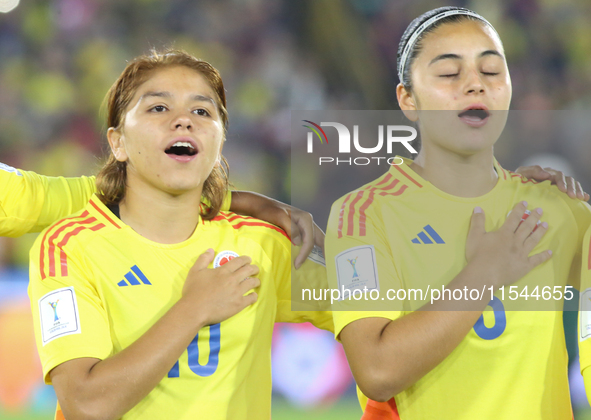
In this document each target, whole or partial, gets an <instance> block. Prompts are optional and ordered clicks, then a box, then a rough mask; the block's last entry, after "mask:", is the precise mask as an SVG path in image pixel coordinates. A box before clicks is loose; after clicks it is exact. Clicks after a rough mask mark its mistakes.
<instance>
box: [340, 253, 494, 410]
mask: <svg viewBox="0 0 591 420" xmlns="http://www.w3.org/2000/svg"><path fill="white" fill-rule="evenodd" d="M481 279H482V271H481V269H480V267H478V266H477V265H468V266H466V268H465V269H464V270H462V271H461V272H460V273H459V274H458V276H457V277H456V278H455V279H454V280H453V281H452V282H450V283H449V285H448V286H447V289H451V291H452V293H453V290H455V289H460V290H463V289H464V287H468V288H469V289H470V288H473V287H475V286H474V285H475V284H479V285H480V287H482V282H483V281H484V282H485V283H486V282H487V280H481ZM488 283H489V284H488V285H487V287H489V286H490V285H492V284H493V283H494V282H493V281H492V280H489V281H488ZM488 302H489V299H488V298H486V297H484V298H483V299H481V300H476V301H465V302H463V306H462V307H458V302H457V301H444V300H439V301H436V302H434V303H433V304H427V305H425V306H424V307H423V308H422V309H421V310H419V311H415V312H412V313H410V314H407V315H404V316H402V317H401V318H398V319H396V320H394V321H390V322H387V321H386V323H385V325H384V327H383V329H382V330H381V331H379V332H378V333H377V334H375V332H374V334H370V335H369V336H367V337H361V339H362V340H372V345H371V346H367V345H366V346H364V349H365V351H367V349H371V352H370V353H369V354H367V353H366V354H361V353H357V354H356V356H358V357H351V355H349V354H348V356H349V361H350V364H351V369H352V371H353V373H354V374H355V376H356V379H357V382H358V383H359V385H360V388H361V389H362V391H363V392H364V393H366V395H367V396H368V397H370V398H372V399H375V400H378V401H387V400H389V399H390V398H391V397H392V396H394V395H396V394H398V393H400V392H402V391H404V390H405V389H406V388H408V387H409V386H411V385H413V384H414V383H416V382H417V381H418V380H419V379H421V378H422V377H423V376H425V375H426V374H427V373H428V372H429V371H431V370H432V369H433V368H434V367H436V366H437V365H438V364H440V363H441V362H442V361H443V360H444V359H445V358H446V357H447V356H449V354H450V353H451V352H452V351H453V350H454V349H455V348H456V347H457V346H458V345H459V344H460V342H461V341H462V340H463V339H464V337H465V336H466V335H467V334H468V332H469V331H470V330H471V329H472V327H473V326H474V324H475V323H476V321H477V320H478V318H479V317H480V315H481V314H482V312H483V311H484V309H485V308H486V306H487V304H488ZM384 321H385V320H384ZM345 332H346V330H344V331H343V333H345ZM341 337H342V339H343V343H345V340H346V337H345V336H343V334H341ZM356 339H357V340H359V339H360V337H357V338H356ZM345 348H347V346H346V347H345ZM348 353H349V352H348ZM353 356H355V355H353ZM356 362H357V363H356Z"/></svg>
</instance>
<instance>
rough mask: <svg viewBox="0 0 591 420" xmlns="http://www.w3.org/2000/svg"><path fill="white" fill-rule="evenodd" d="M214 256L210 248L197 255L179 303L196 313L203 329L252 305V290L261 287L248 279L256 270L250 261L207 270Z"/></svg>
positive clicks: (236, 260) (244, 259)
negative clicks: (189, 306)
mask: <svg viewBox="0 0 591 420" xmlns="http://www.w3.org/2000/svg"><path fill="white" fill-rule="evenodd" d="M214 256H215V252H214V250H213V249H211V248H210V249H208V250H207V251H205V252H204V253H203V254H201V255H200V256H199V258H197V261H196V262H195V264H194V265H193V267H191V269H190V270H189V274H188V275H187V279H186V280H185V285H184V286H183V299H185V300H190V301H191V302H192V305H191V307H194V308H196V309H198V310H199V314H200V317H199V318H200V320H201V321H202V322H203V324H204V325H212V324H217V323H219V322H222V321H225V320H226V319H228V318H230V317H231V316H234V315H236V314H237V313H238V312H240V311H242V310H243V309H244V308H246V307H247V306H250V305H252V304H253V303H255V302H256V301H257V293H256V292H254V291H252V290H253V289H255V288H257V287H259V286H260V285H261V282H260V280H259V279H258V278H256V277H251V276H254V275H256V274H258V272H259V268H258V267H257V266H256V265H254V264H251V262H252V260H251V258H250V257H247V256H240V257H236V258H234V259H232V260H230V261H228V262H227V263H226V264H224V265H222V266H221V267H218V268H207V266H208V265H209V264H210V263H211V262H212V261H213V259H214ZM249 291H250V292H251V293H248V292H249ZM246 293H248V294H246Z"/></svg>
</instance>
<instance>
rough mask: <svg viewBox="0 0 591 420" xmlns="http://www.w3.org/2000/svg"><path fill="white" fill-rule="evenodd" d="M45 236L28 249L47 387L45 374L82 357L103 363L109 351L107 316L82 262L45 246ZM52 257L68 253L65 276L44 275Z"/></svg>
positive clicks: (31, 294) (35, 322) (31, 293)
mask: <svg viewBox="0 0 591 420" xmlns="http://www.w3.org/2000/svg"><path fill="white" fill-rule="evenodd" d="M44 236H45V235H43V234H42V235H40V236H39V238H38V239H37V242H36V243H35V245H34V246H33V248H32V249H31V254H30V283H29V298H30V300H31V310H32V313H33V325H34V331H35V341H36V343H37V349H38V350H39V357H40V359H41V365H42V368H43V377H44V380H45V383H47V384H50V383H51V379H50V377H49V372H50V371H51V370H52V369H53V368H55V367H56V366H58V365H60V364H62V363H64V362H66V361H68V360H72V359H77V358H82V357H92V358H97V359H101V360H102V359H105V358H107V357H109V356H110V355H111V353H112V347H113V346H112V341H111V337H110V328H109V319H108V315H107V312H106V310H105V307H104V305H103V302H102V300H101V298H100V296H99V294H98V292H97V290H96V288H95V287H94V284H93V278H92V273H91V272H90V270H89V269H88V268H87V267H86V265H85V263H84V260H83V257H79V256H77V253H76V252H75V250H74V251H73V250H71V249H68V250H67V251H65V250H63V249H60V248H58V247H56V248H52V246H51V245H50V246H46V245H47V243H44V240H43V237H44ZM52 252H53V254H54V256H55V255H57V258H59V256H60V254H61V253H62V252H67V258H68V270H67V274H66V275H65V276H61V275H59V271H60V270H59V269H57V270H55V271H56V272H55V273H51V272H50V270H48V269H47V267H48V265H50V264H51V263H52V261H51V260H50V257H49V255H50V254H51V253H52Z"/></svg>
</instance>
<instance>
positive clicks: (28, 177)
mask: <svg viewBox="0 0 591 420" xmlns="http://www.w3.org/2000/svg"><path fill="white" fill-rule="evenodd" d="M0 185H2V188H0V236H9V237H13V238H14V237H18V236H21V235H24V234H25V233H30V232H40V231H42V230H43V229H45V228H46V227H48V226H49V225H51V224H52V223H53V222H55V221H56V220H59V219H62V218H64V217H67V216H68V215H70V214H73V213H75V212H77V211H79V210H82V209H83V208H84V206H85V205H86V203H88V200H89V199H90V197H91V196H92V194H94V193H95V191H96V185H95V177H94V176H90V177H86V176H82V177H78V178H64V177H51V176H43V175H39V174H36V173H35V172H31V171H23V170H21V169H16V168H13V167H11V166H8V165H5V164H3V163H0ZM231 199H232V194H231V192H230V191H228V193H227V194H226V197H225V199H224V203H223V205H222V210H224V211H226V210H230V202H231ZM206 203H207V202H206Z"/></svg>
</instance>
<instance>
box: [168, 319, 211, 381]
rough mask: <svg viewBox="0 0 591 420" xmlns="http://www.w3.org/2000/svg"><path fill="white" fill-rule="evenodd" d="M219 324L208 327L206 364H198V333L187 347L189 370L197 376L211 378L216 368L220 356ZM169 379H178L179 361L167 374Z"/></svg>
mask: <svg viewBox="0 0 591 420" xmlns="http://www.w3.org/2000/svg"><path fill="white" fill-rule="evenodd" d="M220 332H221V330H220V324H214V325H210V326H209V359H208V360H207V364H205V365H201V364H199V346H198V345H197V342H198V341H199V333H197V335H196V336H195V338H194V339H193V341H191V344H189V347H187V353H188V355H189V369H191V371H192V372H193V373H194V374H196V375H199V376H211V375H213V373H214V372H215V371H216V369H217V368H218V362H219V355H220V338H221V334H220ZM168 377H169V378H178V377H179V361H178V360H177V361H176V363H175V364H174V366H173V367H172V369H170V371H169V372H168Z"/></svg>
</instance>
